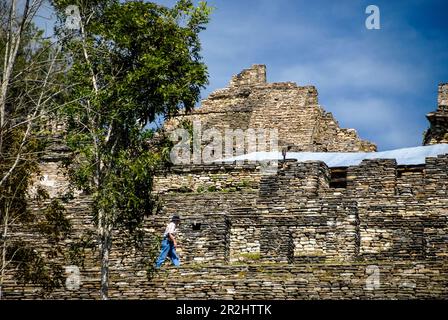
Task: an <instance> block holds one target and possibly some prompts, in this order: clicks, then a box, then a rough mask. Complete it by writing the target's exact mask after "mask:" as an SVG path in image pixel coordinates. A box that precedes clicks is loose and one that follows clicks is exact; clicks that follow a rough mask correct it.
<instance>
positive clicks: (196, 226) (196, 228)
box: [191, 221, 201, 231]
mask: <svg viewBox="0 0 448 320" xmlns="http://www.w3.org/2000/svg"><path fill="white" fill-rule="evenodd" d="M191 229H192V230H193V231H199V230H201V223H200V222H196V221H194V222H193V223H192V224H191Z"/></svg>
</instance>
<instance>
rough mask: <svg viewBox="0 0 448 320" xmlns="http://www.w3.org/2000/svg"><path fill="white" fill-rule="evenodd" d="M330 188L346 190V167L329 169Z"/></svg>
mask: <svg viewBox="0 0 448 320" xmlns="http://www.w3.org/2000/svg"><path fill="white" fill-rule="evenodd" d="M330 172H331V177H330V188H347V167H338V168H331V169H330Z"/></svg>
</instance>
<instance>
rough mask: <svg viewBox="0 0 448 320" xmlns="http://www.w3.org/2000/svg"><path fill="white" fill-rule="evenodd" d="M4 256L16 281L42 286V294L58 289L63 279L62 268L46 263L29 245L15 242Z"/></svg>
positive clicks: (56, 264) (52, 263)
mask: <svg viewBox="0 0 448 320" xmlns="http://www.w3.org/2000/svg"><path fill="white" fill-rule="evenodd" d="M7 249H8V250H7V252H6V256H7V258H8V260H10V261H11V263H13V265H14V267H15V273H16V279H17V280H18V281H19V282H20V283H23V284H26V283H33V284H38V285H40V286H42V288H43V294H45V293H47V292H50V291H52V290H54V289H55V288H58V287H60V286H61V285H62V284H63V281H64V279H65V277H64V273H63V269H62V266H61V265H60V264H58V263H56V262H53V261H48V259H46V258H45V257H44V256H42V255H41V254H39V252H37V251H36V250H35V249H33V248H32V246H31V245H29V244H26V243H23V242H15V243H13V244H12V245H10V246H8V248H7Z"/></svg>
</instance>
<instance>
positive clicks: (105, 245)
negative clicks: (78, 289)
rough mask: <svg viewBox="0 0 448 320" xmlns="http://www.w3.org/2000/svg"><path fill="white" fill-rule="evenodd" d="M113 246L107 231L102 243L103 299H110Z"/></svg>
mask: <svg viewBox="0 0 448 320" xmlns="http://www.w3.org/2000/svg"><path fill="white" fill-rule="evenodd" d="M111 247H112V238H111V235H110V232H109V231H108V232H106V233H105V234H104V236H103V239H102V244H101V299H102V300H108V299H109V254H110V249H111Z"/></svg>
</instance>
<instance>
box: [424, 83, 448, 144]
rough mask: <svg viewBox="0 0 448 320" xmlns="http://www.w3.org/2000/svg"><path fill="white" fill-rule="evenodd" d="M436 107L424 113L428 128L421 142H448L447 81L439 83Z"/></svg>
mask: <svg viewBox="0 0 448 320" xmlns="http://www.w3.org/2000/svg"><path fill="white" fill-rule="evenodd" d="M437 103H438V108H437V110H436V111H434V112H430V113H428V114H427V115H426V118H428V121H429V122H430V128H429V129H428V130H427V131H426V133H425V137H424V139H423V144H424V145H428V144H436V143H448V83H441V84H439V94H438V98H437Z"/></svg>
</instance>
